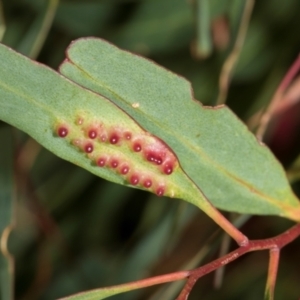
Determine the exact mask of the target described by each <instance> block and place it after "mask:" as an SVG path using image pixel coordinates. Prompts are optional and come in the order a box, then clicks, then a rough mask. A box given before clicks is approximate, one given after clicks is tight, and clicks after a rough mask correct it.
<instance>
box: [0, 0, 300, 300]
mask: <svg viewBox="0 0 300 300" xmlns="http://www.w3.org/2000/svg"><path fill="white" fill-rule="evenodd" d="M200 2H206V1H200V0H199V1H196V0H194V1H187V0H136V1H134V0H132V1H130V0H128V1H126V0H94V1H93V0H89V1H87V0H76V1H75V0H72V1H71V0H69V1H67V0H61V1H60V2H57V1H45V0H43V1H42V0H2V2H1V5H0V9H2V11H1V13H0V27H1V30H2V28H3V26H4V24H5V29H6V31H5V33H4V37H3V40H2V42H3V43H4V44H6V45H9V46H10V47H12V48H14V49H16V50H17V51H20V52H22V53H24V54H25V55H29V56H31V57H34V56H36V58H37V60H38V61H40V62H42V63H44V64H47V65H49V66H50V67H52V68H55V69H56V68H57V67H58V65H59V64H60V63H61V62H62V60H63V59H64V52H65V49H66V47H67V46H68V45H69V44H70V42H71V41H72V40H74V39H76V38H78V37H82V36H97V37H101V38H104V39H106V40H108V41H111V42H112V43H114V44H116V45H118V46H120V47H121V48H124V49H128V50H130V51H133V52H136V53H139V54H141V55H143V56H147V57H149V58H151V59H153V60H154V61H156V62H157V63H158V64H160V65H163V66H165V67H166V68H168V69H170V70H172V71H174V72H176V73H179V74H181V75H182V76H184V77H186V78H187V79H188V80H190V81H191V82H192V85H193V88H194V91H195V97H196V98H197V99H199V100H200V101H201V102H202V103H204V104H206V105H213V104H215V102H216V99H217V96H218V80H219V75H220V70H221V68H222V65H223V63H224V61H225V59H226V57H227V56H228V54H229V53H230V51H231V49H232V47H233V45H234V41H235V38H236V34H237V32H238V28H239V22H240V14H241V12H240V7H239V3H238V2H240V1H235V0H227V1H219V0H212V1H209V9H207V14H208V15H206V17H207V20H208V21H207V22H209V24H211V26H210V28H208V29H209V30H210V32H213V33H214V36H212V35H210V34H207V37H208V38H210V39H211V41H210V42H211V43H212V44H213V46H214V47H213V49H212V51H211V54H210V55H209V56H208V57H207V58H206V59H201V57H199V55H198V58H196V57H195V52H194V51H193V50H192V49H193V47H194V46H192V45H195V41H196V42H197V41H198V40H197V37H198V36H197V34H198V33H197V32H198V31H197V30H198V29H197V28H198V27H197V26H199V24H200V23H199V19H197V18H198V17H199V15H201V14H199V15H198V14H197V12H198V10H197V5H199V3H200ZM201 5H205V4H203V3H201ZM299 12H300V2H299V1H298V0H286V1H279V0H269V1H257V3H256V4H255V7H254V11H253V15H252V18H251V22H250V27H249V29H248V33H247V36H246V40H245V45H244V47H243V50H242V53H241V56H240V59H239V60H238V63H237V65H236V67H235V71H234V74H233V80H232V83H231V86H230V89H229V95H228V101H227V104H228V105H229V106H230V108H231V109H232V110H233V111H234V112H236V114H237V115H238V116H239V117H240V118H242V119H243V120H245V121H246V120H247V118H249V117H250V116H252V115H253V114H254V113H255V112H257V111H258V110H259V109H260V108H261V107H264V106H265V105H266V104H267V103H268V101H270V98H271V97H272V94H273V93H274V90H275V89H276V87H277V85H278V83H279V81H280V79H281V78H282V77H283V76H284V73H285V72H286V70H287V69H288V67H289V65H290V64H291V63H292V61H293V60H294V58H295V57H296V56H297V55H298V53H299V49H300V35H299V34H298V31H297V30H298V28H299V27H300V18H299ZM51 13H53V14H54V13H55V16H54V19H53V23H52V21H51ZM3 17H4V19H3ZM47 18H48V19H47ZM45 20H46V21H45ZM222 20H223V21H222ZM47 22H48V25H49V31H48V30H47V26H45V24H46V25H47ZM205 24H206V25H207V23H205ZM220 24H221V25H222V24H223V25H222V26H220ZM217 25H219V27H218V26H217ZM211 28H217V29H214V30H212V29H211ZM228 29H229V32H228ZM220 32H221V35H220ZM218 33H219V35H218ZM226 34H228V36H229V38H228V42H227V43H226V39H225V46H224V45H223V46H222V44H220V45H219V47H216V45H217V44H216V38H217V37H219V41H220V38H222V37H226ZM198 38H199V37H198ZM198 42H199V41H198ZM36 43H37V44H36ZM196 44H197V43H196ZM36 45H38V46H36ZM36 47H37V48H36ZM39 48H40V51H39ZM34 49H37V50H35V51H33V50H34ZM200 56H201V55H200ZM34 58H35V57H34ZM16 84H17V83H16ZM24 113H26V112H24ZM299 113H300V112H299ZM298 119H300V118H298ZM0 125H1V127H5V126H7V125H5V124H0ZM297 126H298V127H297ZM299 129H300V126H299V122H298V123H297V124H296V125H295V126H294V127H292V130H293V131H294V133H295V132H298V136H299ZM283 132H284V134H285V135H289V134H291V132H290V131H288V132H287V131H284V130H283ZM281 134H282V133H281ZM13 136H14V144H15V148H14V157H15V173H16V174H15V186H16V190H17V201H16V204H15V211H16V219H17V226H16V228H15V230H14V231H13V233H12V235H11V237H10V240H9V248H10V250H11V252H12V253H13V255H14V257H15V260H16V262H15V263H16V271H15V278H16V282H15V294H16V296H15V298H16V299H22V300H23V299H24V300H25V299H30V300H31V299H55V298H57V297H62V296H65V295H68V294H71V293H75V292H78V291H83V290H87V289H92V288H96V287H101V286H107V285H112V284H119V283H124V282H127V281H131V280H137V279H141V278H145V277H148V276H151V275H156V274H163V273H166V272H172V271H176V270H180V269H185V268H192V267H196V266H197V265H198V264H199V263H204V262H208V261H210V260H211V259H213V258H215V257H216V255H217V247H216V246H217V243H218V242H219V241H220V238H221V236H222V235H221V233H220V232H219V234H217V235H216V239H215V240H214V242H215V243H213V244H212V245H211V246H210V247H211V251H209V254H208V255H206V256H205V258H204V260H201V259H200V258H199V257H198V256H197V253H199V251H200V250H201V249H203V247H205V245H207V241H208V238H209V237H210V236H211V235H212V234H213V232H215V230H216V229H217V227H216V225H215V224H213V223H212V221H211V220H209V219H208V218H207V217H206V216H205V215H204V214H202V213H201V212H199V211H198V210H197V209H196V208H194V207H192V206H190V205H188V204H186V203H182V202H181V201H178V200H175V201H174V200H170V199H167V198H156V197H154V196H153V195H150V194H147V193H145V192H142V191H136V190H131V189H128V188H125V187H122V186H118V185H114V184H112V183H109V182H105V181H103V180H101V179H99V178H96V177H94V176H93V175H91V174H89V173H87V172H86V171H84V170H81V169H79V168H77V167H76V166H74V165H70V164H69V163H67V162H65V161H62V160H60V159H58V158H57V157H54V156H53V155H52V154H51V153H49V152H47V151H46V150H44V149H41V148H40V147H39V145H37V144H36V143H35V142H34V141H32V140H30V139H29V138H28V137H27V136H25V135H24V134H22V133H20V132H17V131H16V130H14V135H13ZM296 136H297V134H296ZM268 142H269V143H270V145H272V146H273V149H274V151H277V152H276V153H278V155H279V154H281V155H280V156H279V158H280V159H281V160H282V161H283V162H284V163H285V164H288V163H290V162H292V161H293V159H295V157H296V156H297V154H299V152H300V151H299V141H296V140H294V141H293V142H292V143H290V144H288V145H287V144H282V143H281V135H280V133H278V134H277V135H276V134H273V135H271V136H270V137H269V140H268ZM1 143H2V144H3V143H4V142H3V140H2V142H1ZM5 143H7V140H5ZM282 148H284V149H285V151H284V155H282V153H283V152H282V151H279V150H280V149H282ZM278 149H279V150H278ZM237 150H238V149H237ZM0 151H1V156H2V155H4V154H3V153H4V151H6V150H5V149H4V148H3V147H1V150H0ZM0 172H5V170H4V169H3V168H2V169H1V170H0ZM3 174H4V173H3ZM3 174H1V175H3ZM3 176H4V175H3ZM294 188H295V191H296V192H300V188H299V184H297V182H296V183H294ZM224 196H225V197H230V195H224ZM290 225H291V222H289V221H287V220H283V219H280V218H276V217H253V218H251V219H250V221H248V223H247V224H246V225H245V226H244V227H243V228H242V231H243V232H244V233H245V234H247V235H248V236H249V237H250V238H255V239H257V238H266V237H270V236H272V235H275V234H278V233H280V232H282V231H283V230H285V229H286V228H288V227H289V226H290ZM209 245H210V244H209ZM299 246H300V241H299V239H298V240H297V241H295V242H294V243H293V244H291V245H289V246H287V247H286V248H284V249H283V251H282V257H281V262H280V268H279V277H278V283H277V287H276V295H277V298H278V299H283V298H285V299H296V298H298V297H299V295H300V289H299V285H297V284H296V282H297V280H298V278H299V277H300V269H299V257H298V253H299ZM267 260H268V256H267V253H265V252H262V253H253V254H249V255H247V256H246V257H245V258H242V259H239V260H238V261H237V262H235V263H234V264H231V265H229V266H228V267H227V269H226V272H225V278H224V283H223V285H222V287H221V289H220V290H214V289H213V286H212V281H213V274H210V275H209V276H206V277H205V278H203V279H201V280H200V281H199V282H198V284H197V285H196V287H195V290H194V291H193V292H192V294H191V297H190V299H191V300H193V299H195V300H196V299H200V298H201V299H216V298H220V295H221V297H222V298H223V299H262V297H263V290H264V285H265V280H266V273H267ZM2 292H3V291H2ZM176 292H177V285H176V284H175V285H166V286H164V287H160V286H158V287H154V288H149V289H145V290H140V291H135V292H132V293H128V294H123V295H119V296H116V297H112V298H111V299H125V300H126V299H133V300H142V299H151V300H154V299H165V300H168V299H174V298H175V297H176ZM164 293H165V294H164ZM167 295H168V296H167ZM4 299H5V298H3V300H4Z"/></svg>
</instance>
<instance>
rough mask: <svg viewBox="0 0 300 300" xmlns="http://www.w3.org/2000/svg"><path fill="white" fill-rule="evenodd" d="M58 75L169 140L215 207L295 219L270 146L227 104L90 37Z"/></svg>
mask: <svg viewBox="0 0 300 300" xmlns="http://www.w3.org/2000/svg"><path fill="white" fill-rule="evenodd" d="M60 72H61V73H62V74H64V75H65V76H67V77H69V78H70V79H71V80H73V81H75V82H77V83H79V84H80V85H82V86H84V87H86V88H88V89H90V90H93V91H95V92H97V93H98V94H101V95H103V96H105V97H106V98H108V99H110V100H111V101H113V102H114V103H116V104H117V105H118V106H120V107H121V108H122V109H123V110H124V111H126V112H127V113H128V114H129V115H130V116H131V117H132V118H133V119H134V120H135V121H137V122H138V124H140V125H141V126H142V127H143V128H144V129H145V130H147V131H148V132H151V133H152V134H154V135H156V136H158V137H159V138H160V139H162V140H163V141H164V142H165V143H167V145H168V146H169V147H170V148H171V149H172V150H173V151H174V152H175V153H176V155H177V157H178V158H179V162H180V165H181V167H182V168H183V170H184V171H185V172H186V173H187V175H188V176H189V177H190V178H191V179H192V180H193V181H194V182H195V183H196V185H197V186H198V187H200V188H201V190H202V191H203V192H204V194H205V195H206V196H207V198H208V199H209V200H210V201H211V202H212V203H213V204H214V205H215V206H217V207H218V208H221V209H224V210H228V211H235V212H239V213H249V214H274V215H281V216H285V217H288V218H290V219H293V220H296V221H299V220H300V208H299V200H298V199H297V198H296V196H295V195H294V193H293V192H292V190H291V188H290V186H289V183H288V182H287V179H286V176H285V172H284V170H283V168H282V166H281V165H280V164H279V163H278V161H277V160H276V159H275V157H274V156H273V154H272V153H271V152H270V150H269V149H268V148H267V147H265V146H264V145H261V144H260V143H259V142H258V141H257V139H256V137H255V136H254V135H253V134H252V133H250V132H249V131H248V129H247V127H246V126H245V125H244V124H243V123H242V122H241V121H240V120H238V118H237V117H236V116H235V115H234V114H233V113H232V112H231V111H230V110H229V109H228V108H227V107H224V106H223V107H216V108H211V107H203V106H202V105H201V104H200V103H199V102H197V101H195V100H194V99H193V94H192V90H191V85H190V83H189V82H188V81H186V80H185V79H183V78H181V77H179V76H177V75H175V74H173V73H171V72H168V71H167V70H165V69H163V68H161V67H159V66H157V65H156V64H155V63H153V62H151V61H149V60H146V59H144V58H142V57H139V56H137V55H134V54H132V53H129V52H126V51H122V50H120V49H119V48H117V47H115V46H113V45H111V44H109V43H107V42H105V41H103V40H100V39H95V38H85V39H80V40H77V41H75V42H73V43H72V44H71V46H70V47H69V49H68V50H67V59H66V60H65V61H64V63H63V64H62V65H61V67H60ZM199 84H201V83H199Z"/></svg>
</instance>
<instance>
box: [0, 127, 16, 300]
mask: <svg viewBox="0 0 300 300" xmlns="http://www.w3.org/2000/svg"><path fill="white" fill-rule="evenodd" d="M0 139H1V141H5V142H4V143H1V155H0V244H1V248H0V299H8V300H10V299H13V282H14V277H13V275H14V273H13V258H12V257H11V255H10V253H9V252H8V250H7V241H8V237H9V233H10V231H11V229H12V227H13V200H14V192H13V142H12V132H11V129H9V128H8V127H1V128H0Z"/></svg>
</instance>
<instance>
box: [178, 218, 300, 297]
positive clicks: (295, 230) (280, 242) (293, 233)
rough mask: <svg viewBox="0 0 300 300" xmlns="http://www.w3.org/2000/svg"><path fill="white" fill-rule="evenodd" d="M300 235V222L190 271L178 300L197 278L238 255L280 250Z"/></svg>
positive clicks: (186, 295)
mask: <svg viewBox="0 0 300 300" xmlns="http://www.w3.org/2000/svg"><path fill="white" fill-rule="evenodd" d="M299 235H300V223H299V224H297V225H295V226H293V227H292V228H290V229H288V230H287V231H285V232H284V233H282V234H280V235H278V236H276V237H273V238H269V239H265V240H252V241H249V243H248V245H246V246H243V247H239V248H238V249H236V250H234V251H232V252H230V253H228V254H226V255H224V256H223V257H220V258H218V259H216V260H214V261H212V262H210V263H208V264H206V265H204V266H202V267H200V268H197V269H195V270H192V271H190V276H189V279H188V281H187V283H186V285H185V286H184V288H183V290H182V291H181V293H180V295H179V296H178V298H177V300H186V299H187V298H188V296H189V293H190V291H191V290H192V288H193V286H194V284H195V283H196V282H197V280H198V279H199V278H200V277H202V276H204V275H206V274H208V273H210V272H212V271H214V270H216V269H218V268H220V267H222V266H224V265H227V264H228V263H230V262H232V261H234V260H236V259H237V258H238V257H240V256H242V255H244V254H245V253H248V252H251V251H260V250H266V249H278V250H280V249H281V248H282V247H284V246H285V245H287V244H289V243H291V242H292V241H293V240H294V239H296V238H297V237H298V236H299Z"/></svg>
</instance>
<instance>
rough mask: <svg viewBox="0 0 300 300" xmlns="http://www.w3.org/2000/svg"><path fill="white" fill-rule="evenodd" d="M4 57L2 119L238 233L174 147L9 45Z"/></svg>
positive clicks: (84, 163)
mask: <svg viewBox="0 0 300 300" xmlns="http://www.w3.org/2000/svg"><path fill="white" fill-rule="evenodd" d="M0 56H1V61H0V119H1V120H3V121H5V122H7V123H9V124H11V125H13V126H15V127H17V128H19V129H21V130H23V131H24V132H26V133H28V134H29V135H31V136H32V137H33V138H34V139H36V140H37V141H38V142H39V143H40V144H41V145H43V146H44V147H45V148H47V149H49V150H50V151H52V152H53V153H55V154H56V155H58V156H60V157H61V158H64V159H66V160H68V161H70V162H72V163H74V164H76V165H78V166H80V167H82V168H85V169H87V170H88V171H90V172H91V173H93V174H96V175H98V176H100V177H103V178H105V179H107V180H110V181H113V182H115V183H119V184H124V185H127V186H131V187H137V188H140V189H145V190H147V191H150V192H153V193H155V194H157V195H159V196H162V195H165V196H169V197H176V198H180V199H184V200H186V201H188V202H191V203H193V204H195V205H196V206H198V207H200V208H201V209H202V210H204V211H205V212H206V213H207V214H208V215H209V216H211V217H212V218H213V219H214V220H215V221H216V222H217V223H218V224H220V225H221V226H222V227H223V228H224V229H225V230H232V225H231V224H230V223H229V222H228V221H227V220H226V219H224V218H223V217H222V215H220V214H219V213H218V212H217V211H216V210H215V209H214V207H213V206H211V204H210V203H209V202H208V200H207V199H206V198H205V196H204V195H203V194H202V192H201V191H200V190H199V188H198V187H197V186H196V185H195V184H194V182H193V181H191V180H190V179H189V178H188V177H187V176H186V174H185V173H184V171H183V170H182V168H181V167H180V164H179V162H178V159H177V157H176V155H175V154H174V153H173V152H172V151H171V150H170V148H169V147H168V146H167V145H166V144H165V143H164V142H162V141H161V140H160V139H158V138H157V137H155V136H153V135H152V134H151V133H149V132H147V131H145V130H144V129H143V128H141V127H140V126H139V125H138V124H137V123H136V122H135V121H134V120H133V119H132V118H131V117H129V116H128V115H127V114H126V113H125V112H124V111H123V110H121V109H120V108H119V107H117V106H116V105H115V104H113V103H112V102H111V101H109V100H108V99H106V98H104V97H103V96H100V95H97V94H95V93H93V92H90V91H88V90H86V89H83V88H82V87H80V86H78V85H76V84H75V83H73V82H71V81H69V80H68V79H66V78H65V77H64V76H62V75H59V74H58V73H56V72H54V71H52V70H51V69H49V68H46V67H45V66H43V65H40V64H38V63H35V62H33V61H31V60H29V59H28V58H26V57H24V56H22V55H20V54H17V53H15V52H14V51H12V50H11V49H9V48H7V47H5V46H3V45H2V46H0ZM24 112H26V113H24ZM93 134H95V135H97V137H96V136H92V135H93ZM103 165H104V166H103ZM224 223H226V224H224Z"/></svg>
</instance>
